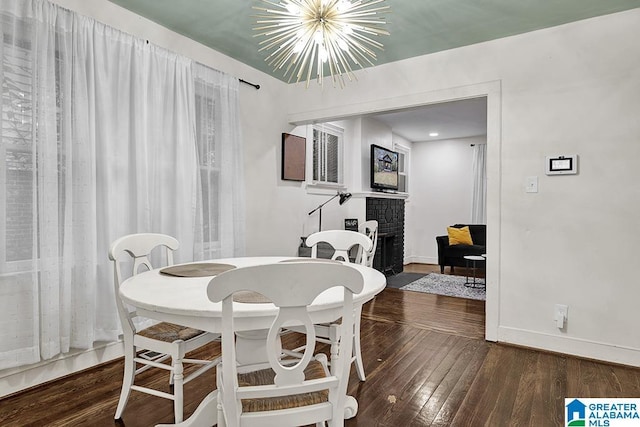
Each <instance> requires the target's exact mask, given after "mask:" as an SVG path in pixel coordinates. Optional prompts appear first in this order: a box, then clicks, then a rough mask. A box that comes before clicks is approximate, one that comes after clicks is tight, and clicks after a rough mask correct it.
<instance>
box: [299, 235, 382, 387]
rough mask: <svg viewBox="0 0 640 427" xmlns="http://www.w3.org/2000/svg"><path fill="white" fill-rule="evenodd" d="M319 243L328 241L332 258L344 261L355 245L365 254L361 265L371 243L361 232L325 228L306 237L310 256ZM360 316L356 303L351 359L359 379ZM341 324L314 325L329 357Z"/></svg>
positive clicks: (361, 371)
mask: <svg viewBox="0 0 640 427" xmlns="http://www.w3.org/2000/svg"><path fill="white" fill-rule="evenodd" d="M319 243H328V244H329V245H331V246H332V247H333V248H334V250H335V252H334V254H333V256H332V257H331V259H332V260H341V261H345V262H351V259H350V258H349V253H350V251H351V248H353V247H354V246H357V248H358V251H359V250H362V251H363V253H364V254H365V256H362V257H360V259H359V260H358V263H359V264H361V265H367V264H368V256H367V255H366V254H368V253H369V252H370V251H371V248H372V246H373V243H372V241H371V239H370V238H369V237H368V236H367V235H365V234H362V233H359V232H357V231H349V230H326V231H319V232H317V233H313V234H311V235H310V236H309V237H307V239H306V244H307V245H308V246H310V247H311V257H312V258H316V257H317V250H318V244H319ZM361 317H362V306H361V305H358V306H357V308H356V309H355V310H354V312H353V319H354V321H353V325H354V331H353V341H354V342H353V358H352V361H355V363H356V372H357V373H358V378H360V381H364V380H365V379H366V376H365V372H364V364H363V362H362V350H361V347H360V319H361ZM342 328H343V326H342V325H341V323H340V322H334V323H329V324H324V325H318V326H317V327H316V336H317V337H316V339H317V340H318V341H319V342H322V343H325V344H329V345H330V346H331V359H332V360H333V356H334V354H335V352H336V351H337V348H338V341H339V339H340V333H341V330H342Z"/></svg>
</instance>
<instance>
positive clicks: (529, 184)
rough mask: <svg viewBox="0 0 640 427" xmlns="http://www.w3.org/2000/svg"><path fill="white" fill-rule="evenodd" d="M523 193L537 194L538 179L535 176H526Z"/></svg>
mask: <svg viewBox="0 0 640 427" xmlns="http://www.w3.org/2000/svg"><path fill="white" fill-rule="evenodd" d="M525 191H526V192H527V193H537V192H538V177H537V176H528V177H527V180H526V184H525Z"/></svg>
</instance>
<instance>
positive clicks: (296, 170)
mask: <svg viewBox="0 0 640 427" xmlns="http://www.w3.org/2000/svg"><path fill="white" fill-rule="evenodd" d="M306 144H307V139H306V138H303V137H301V136H297V135H291V134H289V133H283V134H282V179H284V180H287V181H304V169H305V157H306Z"/></svg>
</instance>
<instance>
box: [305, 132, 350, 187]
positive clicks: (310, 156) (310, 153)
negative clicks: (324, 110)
mask: <svg viewBox="0 0 640 427" xmlns="http://www.w3.org/2000/svg"><path fill="white" fill-rule="evenodd" d="M314 131H317V132H321V133H327V134H330V135H333V136H336V137H337V140H338V150H337V157H338V159H337V161H338V165H337V173H338V182H331V181H323V180H317V179H313V175H314V150H313V148H314V138H313V134H314ZM344 133H345V131H344V129H343V128H342V127H340V126H337V125H335V124H333V123H318V124H311V125H308V126H307V159H306V164H307V166H306V168H307V170H306V177H307V180H306V188H307V190H314V189H331V190H343V189H345V188H346V186H345V184H344ZM325 151H326V147H325ZM318 165H319V167H320V168H322V167H325V168H326V163H325V164H324V166H323V164H322V163H321V162H319V164H318Z"/></svg>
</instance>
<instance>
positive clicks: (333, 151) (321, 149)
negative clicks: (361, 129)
mask: <svg viewBox="0 0 640 427" xmlns="http://www.w3.org/2000/svg"><path fill="white" fill-rule="evenodd" d="M343 132H344V131H343V130H342V129H341V128H339V127H337V126H335V125H331V124H327V123H324V124H321V125H313V126H312V137H311V138H309V139H310V140H311V143H312V147H311V150H309V151H310V152H311V154H312V161H311V165H312V173H311V177H312V180H313V184H320V185H327V186H337V185H342V181H343V178H342V144H343V142H342V140H343Z"/></svg>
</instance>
